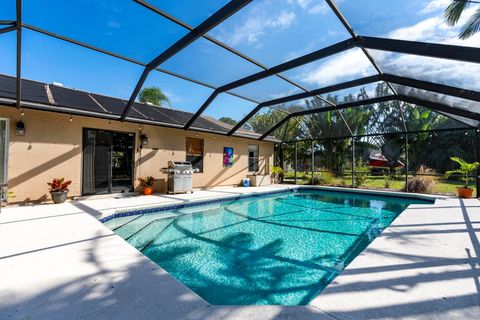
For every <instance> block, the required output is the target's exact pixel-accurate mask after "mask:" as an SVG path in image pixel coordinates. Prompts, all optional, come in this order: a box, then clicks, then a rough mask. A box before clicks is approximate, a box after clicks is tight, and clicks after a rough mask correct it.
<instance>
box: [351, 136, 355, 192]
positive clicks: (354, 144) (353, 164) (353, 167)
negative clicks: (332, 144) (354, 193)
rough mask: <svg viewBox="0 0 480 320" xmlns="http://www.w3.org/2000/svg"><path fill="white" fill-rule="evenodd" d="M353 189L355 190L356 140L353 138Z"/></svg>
mask: <svg viewBox="0 0 480 320" xmlns="http://www.w3.org/2000/svg"><path fill="white" fill-rule="evenodd" d="M352 188H355V138H354V137H352Z"/></svg>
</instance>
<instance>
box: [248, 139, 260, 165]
mask: <svg viewBox="0 0 480 320" xmlns="http://www.w3.org/2000/svg"><path fill="white" fill-rule="evenodd" d="M248 171H249V172H257V171H258V145H257V144H249V145H248Z"/></svg>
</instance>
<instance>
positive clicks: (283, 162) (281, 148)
mask: <svg viewBox="0 0 480 320" xmlns="http://www.w3.org/2000/svg"><path fill="white" fill-rule="evenodd" d="M278 152H279V153H280V156H279V158H278V159H279V161H280V163H279V164H278V166H279V167H280V168H282V170H285V158H284V150H283V142H282V143H280V149H279V151H278Z"/></svg>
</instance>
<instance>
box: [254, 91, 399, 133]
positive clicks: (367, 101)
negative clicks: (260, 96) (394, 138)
mask: <svg viewBox="0 0 480 320" xmlns="http://www.w3.org/2000/svg"><path fill="white" fill-rule="evenodd" d="M395 99H396V96H395V95H389V96H384V97H377V98H372V99H365V100H359V101H354V102H348V103H342V104H337V105H336V106H329V107H324V108H315V109H307V110H302V111H297V112H293V113H291V114H289V115H287V116H286V117H285V118H283V119H282V120H280V121H279V122H277V123H276V124H275V125H274V126H273V127H271V128H270V129H268V131H267V132H265V133H264V134H263V135H262V136H261V137H260V138H258V140H263V139H265V138H266V137H268V136H269V135H270V134H271V133H272V132H273V131H275V130H276V129H278V128H280V127H281V126H282V125H283V124H284V123H285V122H286V121H287V120H288V119H290V118H293V117H298V116H304V115H309V114H314V113H322V112H328V111H334V110H342V109H346V108H352V107H358V106H364V105H368V104H373V103H380V102H386V101H391V100H395Z"/></svg>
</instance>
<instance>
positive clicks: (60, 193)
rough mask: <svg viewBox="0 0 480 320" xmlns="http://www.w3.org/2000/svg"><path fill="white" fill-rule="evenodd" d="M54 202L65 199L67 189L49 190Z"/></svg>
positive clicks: (60, 201) (61, 201)
mask: <svg viewBox="0 0 480 320" xmlns="http://www.w3.org/2000/svg"><path fill="white" fill-rule="evenodd" d="M50 195H51V196H52V200H53V202H54V203H64V202H65V200H67V195H68V191H55V192H50Z"/></svg>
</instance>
